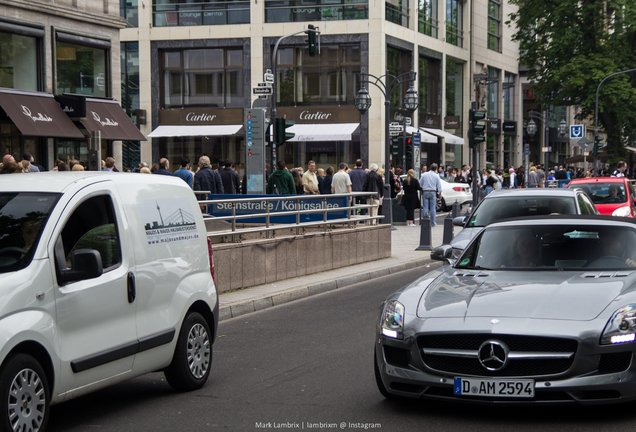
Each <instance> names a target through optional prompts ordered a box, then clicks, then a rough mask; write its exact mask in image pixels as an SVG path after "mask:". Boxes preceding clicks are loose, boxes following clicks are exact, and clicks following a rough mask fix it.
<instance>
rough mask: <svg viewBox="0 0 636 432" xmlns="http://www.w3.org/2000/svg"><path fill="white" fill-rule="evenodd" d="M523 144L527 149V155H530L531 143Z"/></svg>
mask: <svg viewBox="0 0 636 432" xmlns="http://www.w3.org/2000/svg"><path fill="white" fill-rule="evenodd" d="M523 146H524V149H525V153H526V156H528V155H529V154H530V144H524V145H523Z"/></svg>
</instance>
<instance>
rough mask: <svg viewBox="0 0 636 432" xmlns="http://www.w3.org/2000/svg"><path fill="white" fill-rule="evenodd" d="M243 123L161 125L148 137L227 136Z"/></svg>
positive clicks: (239, 128)
mask: <svg viewBox="0 0 636 432" xmlns="http://www.w3.org/2000/svg"><path fill="white" fill-rule="evenodd" d="M242 127H243V125H240V124H230V125H207V126H195V125H192V126H179V125H175V126H159V127H157V129H155V130H153V131H152V132H150V133H149V134H148V138H162V137H188V136H226V135H235V134H236V133H237V132H238V131H239V130H241V128H242Z"/></svg>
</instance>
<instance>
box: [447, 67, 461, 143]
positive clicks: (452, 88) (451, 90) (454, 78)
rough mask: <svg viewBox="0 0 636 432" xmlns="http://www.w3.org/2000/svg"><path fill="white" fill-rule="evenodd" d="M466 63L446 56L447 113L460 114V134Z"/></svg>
mask: <svg viewBox="0 0 636 432" xmlns="http://www.w3.org/2000/svg"><path fill="white" fill-rule="evenodd" d="M463 76H464V65H463V63H459V62H457V61H455V60H453V59H452V58H450V57H446V115H447V116H458V117H459V120H460V121H459V123H458V128H457V130H459V131H460V132H459V133H460V134H461V129H462V123H461V120H462V112H463V107H462V100H463V98H464V87H463V83H464V79H463Z"/></svg>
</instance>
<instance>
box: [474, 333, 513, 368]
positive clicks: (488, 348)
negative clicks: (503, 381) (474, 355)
mask: <svg viewBox="0 0 636 432" xmlns="http://www.w3.org/2000/svg"><path fill="white" fill-rule="evenodd" d="M508 354H510V348H508V345H506V344H505V343H503V342H501V341H498V340H487V341H486V342H484V343H483V344H481V346H480V347H479V363H481V365H482V366H483V367H485V368H486V369H488V370H489V371H498V370H501V369H503V368H504V367H505V366H506V365H507V364H508Z"/></svg>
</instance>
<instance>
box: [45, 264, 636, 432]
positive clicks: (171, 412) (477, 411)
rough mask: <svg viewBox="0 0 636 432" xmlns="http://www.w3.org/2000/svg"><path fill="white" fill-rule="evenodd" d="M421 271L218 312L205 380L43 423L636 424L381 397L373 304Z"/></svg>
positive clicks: (136, 390) (144, 391)
mask: <svg viewBox="0 0 636 432" xmlns="http://www.w3.org/2000/svg"><path fill="white" fill-rule="evenodd" d="M430 270H431V268H418V269H413V270H409V271H405V272H402V273H398V274H393V275H390V276H387V277H384V278H380V279H377V280H375V281H374V282H373V283H372V284H371V283H369V282H365V283H361V284H357V285H352V286H351V287H348V288H345V289H341V290H338V291H332V292H329V293H325V294H322V295H318V296H313V297H308V298H306V299H303V300H300V301H296V302H293V303H288V304H285V305H281V306H277V307H274V308H270V309H266V310H264V311H261V312H257V313H253V314H250V315H246V316H242V317H237V318H234V319H231V320H228V321H224V322H222V323H221V324H220V327H219V337H218V339H217V341H216V344H215V347H214V360H213V366H214V369H213V372H212V375H211V379H210V381H208V383H207V385H206V386H205V387H204V388H203V389H201V390H199V391H196V392H191V393H176V392H174V391H173V390H171V388H170V387H169V386H168V384H167V383H166V382H165V380H164V378H163V374H160V373H153V374H149V375H147V376H144V377H140V378H137V379H134V380H131V381H129V382H127V383H123V384H120V385H117V386H114V387H112V388H109V389H105V390H103V391H100V392H97V393H94V394H91V395H88V396H85V397H82V398H78V399H76V400H72V401H69V402H66V403H63V404H60V405H57V406H55V407H52V410H51V416H50V422H49V426H50V428H49V430H50V431H97V430H99V431H104V432H106V431H116V432H126V431H136V432H140V431H141V432H143V431H171V432H172V431H207V430H210V431H214V430H226V431H258V430H263V429H279V430H280V429H285V430H294V431H298V430H305V429H312V430H320V431H336V430H346V431H351V430H370V429H372V428H374V429H381V430H388V431H459V430H470V431H532V432H535V431H537V430H542V432H544V431H564V430H568V431H569V430H572V431H593V432H599V431H605V430H606V431H615V430H619V429H622V430H628V429H633V428H634V419H636V414H635V413H634V409H633V408H634V405H633V404H628V405H618V406H606V407H591V408H586V407H530V408H528V407H516V408H512V407H498V406H487V407H483V406H473V405H464V404H449V403H441V402H431V401H409V402H395V401H388V400H385V399H384V398H383V397H382V396H381V395H380V393H379V392H378V390H377V388H376V384H375V379H374V374H373V366H372V363H371V361H372V355H373V354H372V353H373V342H374V326H375V320H376V317H377V312H378V306H379V304H380V302H381V301H382V300H383V299H384V298H385V297H386V296H387V295H388V294H390V293H391V292H393V291H394V290H396V289H398V288H400V287H402V286H403V285H405V284H407V283H408V282H409V281H411V280H414V279H416V278H418V277H419V276H421V275H423V274H425V273H427V272H428V271H430ZM310 426H313V427H310ZM343 426H344V427H343ZM365 427H366V429H365Z"/></svg>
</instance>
